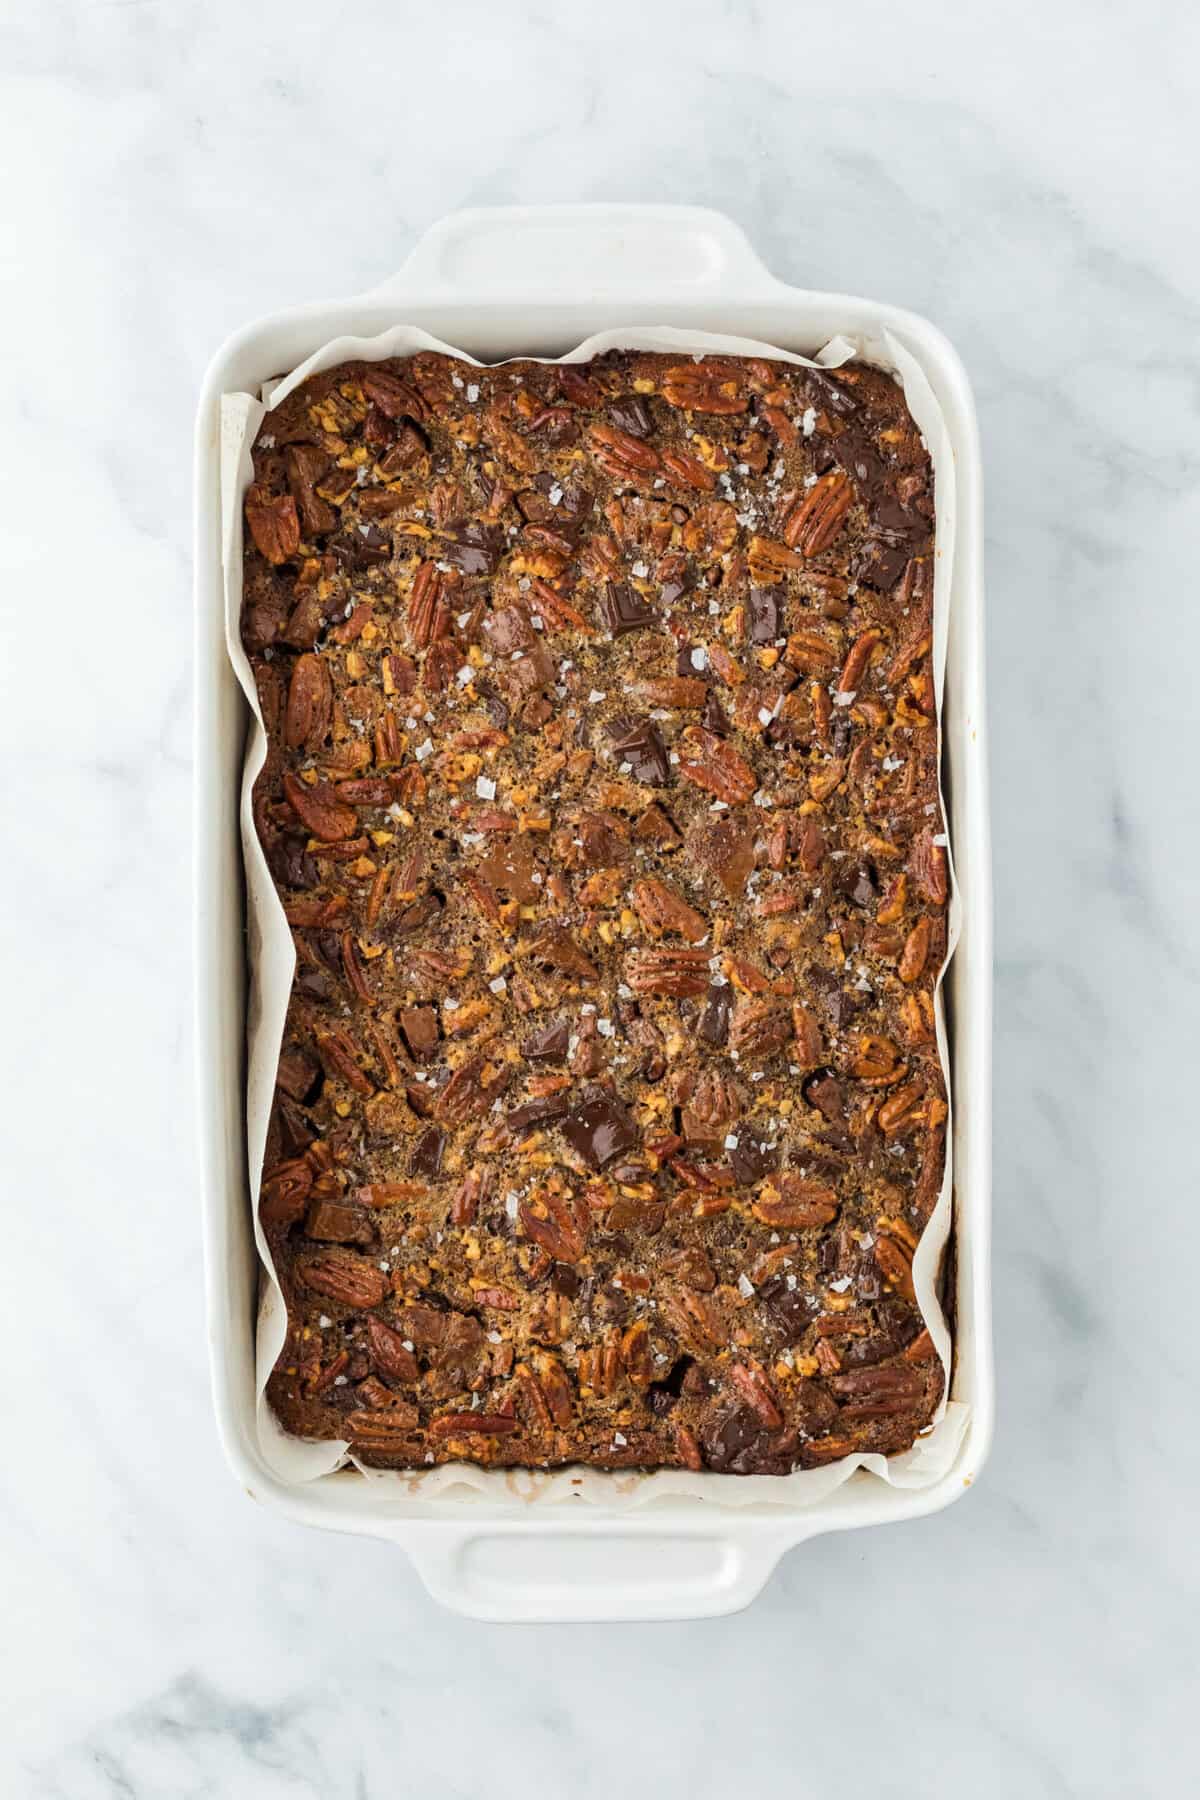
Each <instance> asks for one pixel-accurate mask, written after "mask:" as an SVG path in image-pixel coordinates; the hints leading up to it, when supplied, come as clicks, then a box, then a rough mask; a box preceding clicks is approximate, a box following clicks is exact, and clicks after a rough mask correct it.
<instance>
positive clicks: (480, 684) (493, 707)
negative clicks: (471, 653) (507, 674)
mask: <svg viewBox="0 0 1200 1800" xmlns="http://www.w3.org/2000/svg"><path fill="white" fill-rule="evenodd" d="M475 692H476V693H477V694H478V695H479V698H480V699H481V700H482V701H483V704H484V708H485V710H486V712H487V716H488V719H489V720H490V722H491V723H492V724H493V725H494V726H495V727H496V730H497V731H503V730H504V729H505V727H506V726H507V724H508V721H509V719H510V718H511V716H512V715H511V713H510V712H509V710H508V708H507V706H505V704H504V702H503V700H502V699H501V698H500V696H499V694H498V693H497V692H496V689H495V688H494V687H493V686H492V684H491V682H490V681H489V680H488V679H487V676H486V675H481V676H477V677H476V680H475Z"/></svg>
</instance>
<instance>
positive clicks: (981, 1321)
mask: <svg viewBox="0 0 1200 1800" xmlns="http://www.w3.org/2000/svg"><path fill="white" fill-rule="evenodd" d="M401 321H402V322H404V323H406V324H410V325H418V326H423V327H424V328H425V329H427V330H428V331H430V332H432V333H433V334H435V335H436V336H437V337H439V338H443V339H445V340H446V341H447V342H449V343H452V344H454V345H456V346H458V347H460V348H461V349H463V350H465V351H467V352H469V353H471V354H473V355H475V356H477V357H479V358H481V359H484V360H489V361H494V360H499V359H501V358H503V357H508V356H516V355H542V356H555V355H560V354H562V353H563V352H565V351H566V350H568V349H570V348H571V347H572V346H573V345H574V344H575V343H577V342H579V341H580V340H581V339H583V338H585V337H587V336H589V335H590V334H592V333H594V332H598V331H603V330H608V329H612V328H614V327H620V326H624V325H631V324H650V325H677V326H681V327H685V328H687V327H690V328H693V329H697V330H711V331H722V332H729V333H734V334H737V335H740V336H744V337H751V338H757V339H761V340H764V341H766V342H768V343H774V344H778V345H780V346H781V347H783V348H785V349H789V350H796V351H800V352H809V353H811V352H812V351H813V350H815V349H816V348H818V347H819V346H820V345H821V344H823V343H824V342H826V341H827V340H828V339H829V338H831V337H832V336H834V335H835V334H836V333H838V332H845V333H848V334H854V333H870V334H878V333H879V332H880V331H881V330H883V329H886V330H888V331H890V332H892V333H893V334H894V335H895V336H896V337H897V338H898V339H900V340H901V341H902V343H903V344H904V345H905V346H906V347H907V348H908V349H909V350H910V351H911V352H912V354H913V355H914V356H915V357H916V358H917V360H918V362H919V363H920V364H921V367H922V368H923V369H924V372H925V374H926V375H927V377H928V379H929V381H930V383H931V385H932V387H933V389H934V392H935V394H936V396H937V399H938V401H939V402H940V404H941V407H942V410H943V412H944V414H945V418H946V421H947V424H948V427H949V431H950V437H951V442H952V445H953V450H954V456H955V463H956V474H957V494H958V529H957V533H956V541H955V545H954V571H953V597H952V605H951V619H950V641H949V656H948V663H947V670H946V689H945V709H944V741H945V750H946V765H947V768H946V791H947V801H948V805H949V809H950V815H951V830H952V843H953V845H954V850H955V864H956V871H957V876H958V882H959V886H960V891H961V897H962V917H963V922H962V935H961V940H960V942H959V945H958V949H957V951H956V954H955V956H954V958H953V961H952V963H951V966H950V970H949V973H948V976H947V981H946V997H947V1009H948V1018H949V1025H950V1032H951V1057H952V1080H953V1094H954V1101H955V1111H954V1170H955V1241H956V1245H957V1296H956V1309H957V1335H956V1353H955V1360H954V1371H953V1385H952V1393H953V1395H954V1397H955V1398H957V1399H960V1400H963V1401H965V1402H967V1403H968V1405H969V1407H970V1424H969V1426H968V1429H967V1431H966V1434H965V1436H964V1439H963V1442H962V1446H961V1449H960V1451H959V1455H958V1458H957V1461H956V1462H955V1464H954V1466H953V1468H952V1469H951V1470H950V1471H949V1473H947V1474H946V1475H945V1476H944V1477H943V1478H942V1479H941V1480H940V1481H939V1482H938V1483H937V1484H936V1485H934V1486H932V1487H928V1488H924V1489H921V1490H917V1491H914V1490H905V1489H901V1488H895V1487H890V1486H888V1485H886V1484H885V1483H883V1482H881V1481H879V1480H878V1479H877V1478H876V1477H874V1476H872V1475H871V1474H869V1473H867V1472H866V1471H862V1470H860V1471H859V1472H858V1473H857V1474H856V1475H854V1476H853V1477H852V1478H851V1479H850V1480H849V1481H848V1482H846V1483H845V1484H844V1485H843V1486H842V1487H840V1488H838V1489H837V1490H836V1491H835V1492H834V1493H833V1494H831V1495H830V1496H829V1497H828V1498H827V1499H826V1500H824V1501H822V1502H821V1503H819V1504H817V1505H813V1506H809V1507H806V1508H804V1509H803V1510H799V1509H796V1510H791V1509H785V1508H783V1507H780V1506H761V1507H757V1506H754V1507H739V1508H737V1509H727V1508H724V1507H722V1506H720V1505H719V1504H710V1503H698V1502H695V1501H681V1500H673V1501H668V1500H661V1501H655V1502H652V1503H651V1504H648V1505H646V1506H644V1507H642V1508H640V1509H638V1510H637V1511H636V1512H628V1511H626V1512H622V1513H620V1514H619V1515H618V1514H616V1513H608V1512H606V1511H605V1509H604V1508H603V1507H598V1506H595V1505H584V1504H580V1505H578V1506H575V1505H572V1504H570V1503H567V1504H564V1505H558V1506H547V1505H537V1506H530V1505H528V1504H526V1503H524V1502H522V1501H520V1500H518V1499H516V1498H514V1499H513V1500H512V1501H511V1502H509V1503H506V1504H501V1505H498V1504H496V1503H494V1502H493V1501H491V1500H485V1499H483V1498H481V1497H480V1496H479V1495H471V1494H463V1495H462V1496H461V1497H458V1496H455V1497H453V1498H451V1497H450V1496H443V1497H441V1498H439V1499H437V1500H436V1501H430V1500H424V1501H421V1500H416V1499H413V1498H412V1497H411V1496H408V1495H406V1494H405V1493H404V1492H403V1490H402V1489H401V1488H400V1486H399V1484H393V1483H390V1482H386V1481H378V1480H375V1481H373V1480H367V1479H364V1478H363V1477H362V1476H360V1475H358V1474H357V1473H356V1472H354V1471H346V1472H343V1473H339V1474H335V1475H330V1476H325V1477H323V1478H321V1479H320V1480H317V1481H314V1482H310V1483H308V1484H305V1485H296V1486H289V1485H287V1484H284V1483H282V1482H280V1481H279V1480H277V1479H276V1478H275V1477H274V1476H273V1475H272V1474H271V1473H270V1472H269V1471H268V1470H267V1468H266V1467H265V1466H264V1464H263V1462H262V1460H261V1458H260V1455H259V1451H258V1446H257V1441H256V1435H255V1386H254V1373H255V1356H254V1321H255V1309H256V1296H257V1283H258V1269H257V1258H256V1252H255V1245H254V1238H253V1234H252V1227H251V1218H250V1203H249V1193H248V1187H247V1170H246V1149H245V1118H244V1093H245V1049H244V1046H245V1006H246V967H245V948H244V930H243V927H244V905H243V888H242V873H241V851H240V846H239V837H238V811H237V807H238V789H239V781H240V775H241V768H242V758H243V747H244V736H245V727H246V718H247V714H246V708H245V703H244V700H243V698H242V695H241V692H240V690H239V688H238V685H237V682H236V680H235V678H234V675H233V671H232V669H231V668H230V666H229V662H228V659H227V657H226V653H225V645H224V635H223V600H222V577H221V545H220V513H219V496H218V415H219V405H220V396H221V394H222V393H224V392H229V391H234V390H242V391H246V390H248V391H251V392H254V391H257V389H258V387H259V385H260V384H261V382H262V381H263V380H264V379H266V378H267V377H269V376H272V375H278V374H281V373H284V372H286V371H287V370H289V369H291V368H293V367H295V365H296V364H297V363H299V362H300V361H301V360H302V359H303V358H304V357H306V356H308V355H309V354H310V353H311V352H312V351H314V350H316V349H317V348H318V347H319V346H320V345H321V344H323V343H325V342H326V341H328V340H329V339H330V338H333V337H336V336H341V335H343V334H347V333H353V334H358V335H362V336H370V335H372V334H374V333H376V332H380V331H383V330H385V329H386V328H387V327H388V326H390V325H394V324H396V323H398V322H401ZM982 547H983V524H982V493H981V479H980V457H979V443H978V434H977V428H976V422H975V411H974V406H973V403H972V399H971V394H970V389H969V387H968V385H967V380H966V376H965V374H964V372H963V369H962V365H961V364H960V362H959V360H958V357H957V356H956V354H955V352H954V351H953V349H952V348H951V346H950V345H949V344H948V343H947V341H946V339H945V338H944V337H943V336H942V335H941V334H940V332H938V331H937V330H935V329H934V327H933V326H931V325H929V324H928V323H927V322H926V321H925V320H924V319H921V318H918V317H917V316H915V315H914V314H912V313H908V312H903V311H899V310H897V309H896V308H894V307H888V306H883V305H879V304H877V303H875V302H871V301H867V300H861V299H855V298H852V297H847V296H845V295H839V294H820V293H810V292H808V291H807V290H805V289H801V288H793V287H788V286H786V285H785V284H784V283H782V282H780V281H777V280H776V279H775V278H774V277H773V276H772V275H770V274H769V273H768V272H767V270H766V269H765V268H764V267H763V265H762V264H761V263H760V262H759V260H758V258H757V257H756V256H755V255H754V253H753V251H752V250H751V248H750V246H749V244H748V243H747V241H746V239H745V237H744V236H743V234H742V232H741V231H740V229H739V228H738V227H737V226H735V225H734V224H732V223H731V221H730V220H728V219H726V218H724V217H723V216H722V215H721V214H719V213H713V212H708V211H704V210H701V209H699V208H691V207H672V206H607V205H605V206H558V207H546V208H536V207H505V208H497V209H495V210H477V211H472V212H462V213H456V214H453V215H452V216H450V217H449V218H446V219H443V220H442V221H441V222H440V223H439V224H438V225H436V226H435V227H434V228H433V229H432V230H431V231H429V232H428V233H427V234H426V235H425V237H423V238H422V239H421V240H420V242H419V243H418V244H417V246H416V248H415V249H414V250H413V251H412V253H411V254H410V256H409V258H408V260H407V262H406V263H405V265H404V267H403V269H401V271H400V272H399V274H397V275H395V276H393V277H392V279H391V280H389V281H386V282H384V283H383V284H382V285H381V286H380V287H378V288H374V289H372V290H371V291H370V292H369V293H366V294H362V295H359V296H358V297H356V298H353V299H349V300H342V301H330V302H322V303H319V304H310V305H305V306H298V307H292V308H289V309H288V310H287V311H285V312H281V313H277V314H275V315H273V316H272V317H269V318H266V319H260V320H258V321H256V322H255V323H254V324H252V325H247V326H246V327H244V328H243V329H242V330H241V331H238V332H236V333H235V334H234V335H233V336H232V337H231V338H230V339H229V340H228V341H227V343H225V344H224V345H223V346H222V348H221V349H220V350H219V351H218V353H217V355H216V357H215V358H214V359H213V362H212V365H211V367H210V368H209V370H208V374H207V376H206V378H205V381H204V387H203V391H202V394H201V398H200V408H199V414H198V418H197V424H196V879H197V900H196V964H197V990H196V993H197V999H196V1063H197V1079H198V1088H199V1108H200V1151H201V1169H202V1177H201V1178H202V1192H203V1199H204V1226H205V1253H206V1266H207V1285H208V1330H209V1342H210V1348H211V1355H212V1373H213V1393H214V1401H215V1406H216V1413H217V1423H218V1428H219V1430H220V1434H221V1440H222V1443H223V1444H224V1447H225V1453H226V1455H227V1457H228V1458H229V1461H230V1463H231V1465H232V1467H233V1469H234V1471H235V1473H236V1474H237V1476H238V1478H239V1480H240V1481H241V1482H242V1483H243V1485H244V1486H245V1487H246V1489H247V1490H248V1492H249V1493H251V1494H252V1495H253V1496H254V1497H255V1498H256V1499H258V1500H261V1501H263V1502H265V1503H266V1504H268V1505H270V1506H273V1507H275V1508H277V1509H278V1510H279V1511H281V1512H283V1513H285V1514H286V1515H288V1516H289V1517H291V1518H294V1519H299V1520H303V1521H304V1522H306V1523H308V1524H312V1525H322V1526H325V1527H328V1528H330V1529H333V1530H340V1531H353V1532H360V1533H364V1534H368V1535H370V1536H374V1537H382V1538H387V1539H389V1540H390V1541H392V1542H394V1543H396V1544H399V1545H401V1546H402V1547H403V1548H404V1549H405V1550H406V1551H407V1552H408V1553H409V1555H410V1556H411V1557H412V1559H413V1561H414V1562H415V1564H416V1566H417V1568H418V1570H419V1571H420V1573H421V1576H422V1578H423V1579H424V1581H425V1583H426V1585H427V1586H428V1588H429V1590H430V1592H431V1593H433V1594H434V1595H435V1596H436V1597H437V1598H438V1599H439V1600H442V1601H443V1602H445V1604H447V1605H448V1606H451V1607H453V1608H455V1609H456V1610H458V1611H460V1612H464V1613H468V1614H471V1615H473V1616H475V1617H478V1618H487V1619H498V1620H539V1619H540V1620H567V1619H610V1620H618V1619H681V1618H698V1617H701V1616H705V1615H709V1614H717V1613H726V1612H734V1611H736V1610H737V1609H738V1608H739V1607H742V1606H745V1605H747V1604H748V1602H749V1601H750V1600H752V1599H753V1598H754V1596H755V1595H756V1594H757V1593H758V1592H759V1590H760V1589H761V1588H762V1586H763V1584H764V1582H765V1581H766V1579H767V1577H768V1576H769V1574H770V1572H771V1570H772V1569H773V1568H774V1566H775V1564H776V1562H777V1561H778V1559H779V1557H780V1556H781V1555H782V1554H783V1552H784V1551H785V1550H789V1549H791V1548H793V1547H794V1546H795V1545H797V1544H800V1543H802V1542H803V1541H804V1540H805V1539H806V1538H811V1537H816V1536H818V1535H819V1534H820V1533H821V1532H825V1531H835V1530H845V1529H848V1528H850V1527H851V1526H857V1525H872V1524H877V1523H884V1522H888V1521H892V1520H896V1519H904V1518H912V1517H915V1516H916V1515H918V1514H921V1513H928V1512H933V1511H935V1510H937V1509H938V1508H940V1507H942V1506H945V1505H948V1504H949V1502H950V1501H952V1500H955V1499H957V1498H958V1497H959V1495H960V1494H962V1493H963V1492H964V1491H965V1489H966V1488H967V1487H969V1486H970V1484H971V1482H972V1481H973V1480H974V1478H975V1476H976V1475H977V1473H978V1472H979V1469H980V1467H981V1466H982V1463H983V1461H984V1458H985V1457H986V1454H987V1450H988V1445H989V1442H990V1438H991V1429H992V1411H993V1395H992V1348H991V1320H990V1297H989V1210H990V1173H991V1171H990V1152H991V1018H992V974H991V870H990V843H989V829H988V812H987V761H986V734H985V724H986V721H985V716H984V678H983V659H984V642H983V566H982Z"/></svg>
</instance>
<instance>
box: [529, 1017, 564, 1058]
mask: <svg viewBox="0 0 1200 1800" xmlns="http://www.w3.org/2000/svg"><path fill="white" fill-rule="evenodd" d="M570 1040H571V1034H570V1032H569V1031H568V1029H567V1027H566V1025H564V1024H563V1023H561V1021H560V1022H559V1023H558V1024H557V1025H543V1026H542V1028H541V1030H540V1031H535V1032H534V1034H533V1036H532V1037H528V1038H526V1039H525V1042H524V1043H523V1044H522V1045H521V1055H522V1056H523V1057H524V1058H525V1060H526V1062H544V1063H565V1062H566V1060H567V1049H568V1047H569V1044H570Z"/></svg>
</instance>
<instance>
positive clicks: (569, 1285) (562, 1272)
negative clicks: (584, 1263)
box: [550, 1262, 583, 1300]
mask: <svg viewBox="0 0 1200 1800" xmlns="http://www.w3.org/2000/svg"><path fill="white" fill-rule="evenodd" d="M550 1286H551V1287H552V1288H553V1289H554V1292H555V1293H556V1294H561V1295H562V1296H563V1298H564V1299H566V1300H574V1298H575V1296H576V1294H577V1293H578V1292H579V1290H580V1288H581V1287H582V1286H583V1277H582V1275H579V1274H578V1273H577V1272H576V1271H575V1270H574V1269H573V1268H572V1267H571V1265H570V1263H563V1262H557V1263H555V1265H554V1267H553V1268H552V1269H551V1271H550Z"/></svg>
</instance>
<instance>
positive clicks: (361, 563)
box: [329, 525, 392, 570]
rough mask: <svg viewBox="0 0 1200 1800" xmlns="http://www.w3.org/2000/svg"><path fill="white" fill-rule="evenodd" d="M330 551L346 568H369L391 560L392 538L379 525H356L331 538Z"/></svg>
mask: <svg viewBox="0 0 1200 1800" xmlns="http://www.w3.org/2000/svg"><path fill="white" fill-rule="evenodd" d="M329 551H330V554H331V556H332V557H333V558H334V560H335V561H336V562H338V563H340V564H341V566H342V567H343V568H344V569H349V570H357V569H369V568H372V567H373V566H374V565H375V564H377V563H385V562H388V561H390V559H391V554H392V540H391V538H390V537H389V536H388V534H387V532H386V531H381V530H380V529H379V527H378V525H356V526H354V527H353V528H352V529H351V530H349V531H346V532H344V533H343V534H342V535H341V536H340V537H335V538H332V539H331V540H330V543H329Z"/></svg>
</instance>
